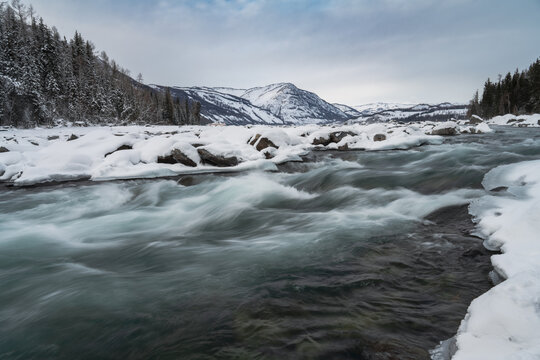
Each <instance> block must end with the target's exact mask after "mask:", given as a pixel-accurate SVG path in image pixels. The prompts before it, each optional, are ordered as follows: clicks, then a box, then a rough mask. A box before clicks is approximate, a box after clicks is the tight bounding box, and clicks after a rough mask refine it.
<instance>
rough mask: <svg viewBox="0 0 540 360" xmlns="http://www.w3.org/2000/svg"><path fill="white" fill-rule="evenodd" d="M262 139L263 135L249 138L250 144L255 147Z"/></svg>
mask: <svg viewBox="0 0 540 360" xmlns="http://www.w3.org/2000/svg"><path fill="white" fill-rule="evenodd" d="M260 137H261V134H257V135H254V136H252V137H250V138H249V140H248V144H249V145H251V146H253V145H255V143H256V142H257V140H259V138H260Z"/></svg>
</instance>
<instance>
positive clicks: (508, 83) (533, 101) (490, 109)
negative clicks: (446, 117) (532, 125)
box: [468, 59, 540, 118]
mask: <svg viewBox="0 0 540 360" xmlns="http://www.w3.org/2000/svg"><path fill="white" fill-rule="evenodd" d="M533 112H536V113H540V59H537V60H536V61H535V62H534V63H533V64H531V66H529V68H528V69H527V70H524V71H522V72H519V70H518V69H516V71H515V72H514V74H511V73H507V74H506V76H504V77H502V76H499V79H498V81H497V82H496V83H494V82H491V80H490V79H487V81H486V82H485V83H484V89H483V92H482V99H481V100H480V101H478V92H476V94H475V96H474V98H473V99H472V100H471V102H470V103H469V112H468V114H469V116H471V115H479V116H481V117H485V118H491V117H493V116H497V115H504V114H510V113H511V114H515V115H519V114H526V113H533Z"/></svg>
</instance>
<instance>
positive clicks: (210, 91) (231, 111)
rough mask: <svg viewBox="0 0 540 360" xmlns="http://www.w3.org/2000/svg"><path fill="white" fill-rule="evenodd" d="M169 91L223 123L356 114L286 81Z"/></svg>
mask: <svg viewBox="0 0 540 360" xmlns="http://www.w3.org/2000/svg"><path fill="white" fill-rule="evenodd" d="M154 87H156V86H154ZM157 87H158V88H162V89H163V87H159V86H157ZM170 91H171V94H172V95H173V96H175V97H177V98H180V99H185V98H188V99H190V100H194V101H198V102H200V103H201V115H202V117H204V118H206V119H208V120H209V121H211V122H220V123H225V124H309V123H331V122H345V121H347V120H350V119H352V118H355V117H357V116H358V115H357V114H353V115H351V114H347V113H345V112H343V111H342V110H340V109H339V108H338V107H336V106H334V105H332V104H329V103H327V102H326V101H324V100H323V99H321V98H320V97H319V96H317V95H316V94H314V93H312V92H309V91H306V90H302V89H299V88H297V87H296V86H295V85H293V84H290V83H279V84H272V85H268V86H263V87H256V88H251V89H234V88H228V87H215V88H211V87H172V88H170Z"/></svg>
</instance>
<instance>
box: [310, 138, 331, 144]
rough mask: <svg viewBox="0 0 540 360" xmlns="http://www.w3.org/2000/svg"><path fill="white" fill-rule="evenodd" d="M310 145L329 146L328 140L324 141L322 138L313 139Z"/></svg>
mask: <svg viewBox="0 0 540 360" xmlns="http://www.w3.org/2000/svg"><path fill="white" fill-rule="evenodd" d="M311 144H312V145H322V146H326V145H328V144H330V139H326V138H323V137H319V138H315V139H313V142H312V143H311Z"/></svg>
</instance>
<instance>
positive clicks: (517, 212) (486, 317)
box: [454, 161, 540, 360]
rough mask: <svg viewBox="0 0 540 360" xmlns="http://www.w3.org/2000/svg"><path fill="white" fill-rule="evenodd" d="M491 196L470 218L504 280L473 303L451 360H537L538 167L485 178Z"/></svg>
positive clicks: (510, 168) (511, 168)
mask: <svg viewBox="0 0 540 360" xmlns="http://www.w3.org/2000/svg"><path fill="white" fill-rule="evenodd" d="M482 184H483V186H484V188H485V189H486V190H493V189H496V190H498V192H497V193H493V195H488V196H485V197H483V198H481V199H478V200H476V201H474V202H473V203H472V204H471V206H470V212H471V214H472V215H473V216H474V217H475V219H476V221H477V223H478V231H479V232H480V235H481V236H482V237H483V238H484V239H485V246H486V247H488V248H491V249H494V250H497V249H500V250H501V252H502V254H500V255H494V256H492V257H491V262H492V264H493V267H494V268H495V270H496V272H497V273H498V274H499V275H500V276H502V278H503V279H506V280H504V281H503V282H502V283H500V284H499V285H497V286H495V287H494V288H492V289H491V290H489V291H488V292H487V293H485V294H484V295H482V296H480V297H478V298H477V299H475V300H474V301H473V302H472V303H471V305H470V307H469V310H468V314H467V316H466V318H465V319H464V320H463V322H462V324H461V326H460V328H459V331H458V335H457V338H456V340H457V343H456V344H457V348H458V351H457V352H456V354H455V356H454V359H455V360H465V359H471V360H473V359H474V360H481V359H491V360H493V359H507V360H509V359H539V358H540V261H539V260H540V241H539V238H538V224H540V161H527V162H521V163H517V164H511V165H505V166H500V167H497V168H495V169H493V170H491V171H490V172H489V173H488V174H486V176H485V178H484V181H483V183H482Z"/></svg>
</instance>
